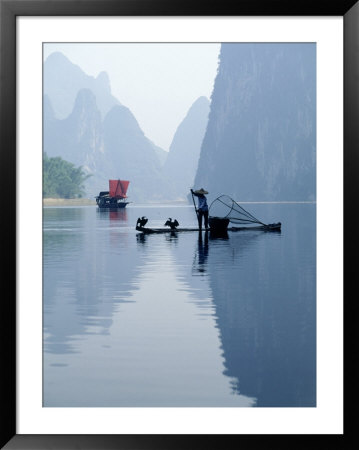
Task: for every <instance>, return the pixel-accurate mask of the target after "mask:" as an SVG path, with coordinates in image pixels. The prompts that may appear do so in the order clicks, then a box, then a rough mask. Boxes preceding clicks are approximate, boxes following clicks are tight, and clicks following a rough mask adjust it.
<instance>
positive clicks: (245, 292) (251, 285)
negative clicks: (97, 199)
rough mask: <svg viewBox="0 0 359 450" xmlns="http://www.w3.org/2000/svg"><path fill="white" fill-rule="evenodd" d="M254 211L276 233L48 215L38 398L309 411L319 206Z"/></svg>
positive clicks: (120, 215)
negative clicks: (154, 231) (139, 228)
mask: <svg viewBox="0 0 359 450" xmlns="http://www.w3.org/2000/svg"><path fill="white" fill-rule="evenodd" d="M259 207H260V206H257V208H259ZM261 207H262V208H264V209H263V210H262V211H260V212H259V214H258V215H259V216H260V217H263V215H265V214H266V213H268V214H270V215H271V216H270V217H273V219H274V220H277V219H278V220H279V219H280V220H281V221H282V223H283V224H284V226H283V231H282V233H263V232H258V231H245V232H243V233H242V232H238V233H229V234H228V235H227V236H224V237H220V238H214V237H213V236H211V234H210V233H205V232H202V233H200V234H199V233H196V232H194V233H191V232H189V233H182V234H180V233H166V234H160V235H142V234H138V233H137V232H136V231H135V229H134V227H135V223H136V220H137V217H140V216H143V215H146V216H147V217H148V218H149V222H148V224H147V226H153V227H157V226H163V223H164V219H166V218H167V217H175V218H177V219H178V220H179V222H180V224H181V226H193V224H194V222H195V217H193V215H194V214H193V209H192V208H187V207H177V208H175V207H163V208H151V207H143V208H140V207H138V208H137V207H132V208H131V207H128V208H127V209H126V210H122V211H114V212H110V211H105V212H104V213H101V212H99V211H98V210H96V209H94V208H91V207H83V208H46V209H44V406H174V407H175V406H257V407H261V406H315V404H316V400H315V399H316V385H315V379H316V372H315V366H316V351H315V348H316V342H315V341H316V329H315V323H316V299H315V291H316V286H315V279H316V268H315V205H271V206H270V207H269V206H267V205H266V206H264V205H261ZM261 213H262V215H261ZM299 217H300V218H301V220H298V218H299Z"/></svg>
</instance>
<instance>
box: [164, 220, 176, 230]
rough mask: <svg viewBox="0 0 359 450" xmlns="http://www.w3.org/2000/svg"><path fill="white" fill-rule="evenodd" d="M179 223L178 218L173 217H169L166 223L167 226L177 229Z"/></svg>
mask: <svg viewBox="0 0 359 450" xmlns="http://www.w3.org/2000/svg"><path fill="white" fill-rule="evenodd" d="M178 225H179V223H178V222H177V219H174V220H173V221H172V219H171V217H169V218H168V220H167V221H166V223H165V227H170V228H171V230H175V229H176V228H177V227H178Z"/></svg>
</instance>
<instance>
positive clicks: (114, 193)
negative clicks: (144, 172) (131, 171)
mask: <svg viewBox="0 0 359 450" xmlns="http://www.w3.org/2000/svg"><path fill="white" fill-rule="evenodd" d="M108 183H109V190H108V191H102V192H100V193H99V195H98V196H96V197H95V198H96V203H97V206H98V207H99V209H121V208H125V207H126V206H127V205H128V204H129V202H127V201H126V199H127V195H126V194H127V189H128V185H129V184H130V182H129V181H127V180H108Z"/></svg>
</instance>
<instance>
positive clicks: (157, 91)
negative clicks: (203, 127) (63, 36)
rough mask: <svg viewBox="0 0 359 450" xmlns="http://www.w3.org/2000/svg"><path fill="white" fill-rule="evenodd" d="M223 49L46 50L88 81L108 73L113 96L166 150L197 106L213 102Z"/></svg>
mask: <svg viewBox="0 0 359 450" xmlns="http://www.w3.org/2000/svg"><path fill="white" fill-rule="evenodd" d="M219 50H220V44H207V43H206V44H198V43H195V44H191V43H189V44H182V43H174V44H171V43H158V44H156V43H154V44H152V43H143V44H137V43H133V44H131V43H130V44H117V43H113V44H101V43H99V44H90V43H83V44H73V43H69V44H67V43H65V44H45V45H44V58H45V59H46V58H47V56H48V55H49V54H51V53H53V52H54V51H60V52H62V53H63V54H64V55H65V56H67V58H68V59H69V60H70V61H71V62H73V63H74V64H77V65H79V66H80V67H81V68H82V70H83V71H84V72H85V73H87V74H88V75H92V76H94V77H96V76H97V75H98V74H99V73H100V72H102V71H106V72H107V73H108V75H109V78H110V83H111V91H112V94H113V95H114V96H115V97H116V98H117V99H118V100H119V101H120V102H121V103H122V104H123V105H125V106H127V107H128V108H130V110H131V111H132V113H133V114H134V115H135V117H136V119H137V121H138V123H139V125H140V127H141V128H142V130H143V131H144V133H145V134H146V136H147V137H148V138H149V139H151V140H152V141H153V142H154V143H155V144H156V145H158V146H160V147H162V148H163V149H164V150H168V149H169V146H170V144H171V141H172V138H173V135H174V133H175V131H176V129H177V127H178V125H179V124H180V122H181V121H182V120H183V118H184V117H185V115H186V114H187V111H188V109H189V108H190V106H191V105H192V104H193V102H194V101H195V100H196V99H197V98H198V97H200V96H202V95H204V96H206V97H208V98H209V97H210V95H211V93H212V90H213V83H214V79H215V76H216V72H217V65H218V54H219Z"/></svg>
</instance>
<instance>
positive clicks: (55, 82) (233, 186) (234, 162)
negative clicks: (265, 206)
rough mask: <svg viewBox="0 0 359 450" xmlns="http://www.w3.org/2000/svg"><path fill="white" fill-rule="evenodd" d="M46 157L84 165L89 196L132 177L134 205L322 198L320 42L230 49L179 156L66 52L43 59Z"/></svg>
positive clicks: (199, 102)
mask: <svg viewBox="0 0 359 450" xmlns="http://www.w3.org/2000/svg"><path fill="white" fill-rule="evenodd" d="M43 111H44V151H45V152H46V153H47V155H48V156H49V157H51V156H61V157H62V158H64V159H66V160H68V161H70V162H72V163H74V164H76V165H81V166H83V168H84V170H85V171H86V173H90V174H92V176H91V177H90V178H89V179H88V181H87V182H86V183H87V184H86V192H87V196H89V197H91V196H95V195H97V194H98V192H99V191H101V190H106V189H107V186H108V179H110V178H122V179H128V180H130V187H129V190H128V195H129V197H130V199H131V201H135V202H140V201H141V202H154V201H156V202H161V201H172V200H184V199H186V198H188V197H187V196H188V193H189V189H190V188H191V187H194V188H201V187H203V188H205V189H207V190H208V191H209V192H210V194H209V199H208V200H209V201H211V200H213V199H214V198H216V197H217V196H219V195H221V194H227V195H230V196H231V197H233V198H234V199H235V200H237V201H239V202H241V201H314V200H316V46H315V44H311V43H308V44H296V43H293V44H292V43H273V44H271V43H268V44H250V43H249V44H222V46H221V52H220V61H219V67H218V73H217V77H216V79H215V84H214V89H213V93H212V96H211V101H209V100H208V99H207V98H205V97H200V98H198V99H196V100H195V101H194V103H193V104H192V105H191V106H190V107H189V110H188V113H187V115H186V116H185V117H184V119H183V120H182V122H181V123H180V124H179V126H178V129H177V131H176V133H175V135H174V138H173V141H172V144H171V146H170V151H169V152H165V151H164V150H163V149H161V148H160V147H158V146H156V145H155V143H153V142H151V141H150V140H149V139H148V138H147V137H146V136H145V134H144V133H143V131H142V130H141V128H140V126H139V124H138V122H137V120H136V118H135V117H134V115H133V114H132V112H131V111H130V110H129V109H128V108H127V107H126V106H125V105H123V104H121V103H120V101H119V100H117V99H116V98H115V97H114V96H113V95H112V94H111V88H110V81H109V77H108V76H107V74H106V73H105V72H102V73H101V74H100V75H99V76H98V77H96V78H94V77H91V76H88V75H86V74H85V73H84V72H83V71H82V70H81V68H80V67H78V66H76V65H74V64H72V63H71V62H70V61H69V60H68V59H67V58H66V57H65V56H64V55H62V54H61V53H54V54H52V55H50V56H49V57H48V58H47V60H46V61H45V63H44V108H43Z"/></svg>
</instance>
